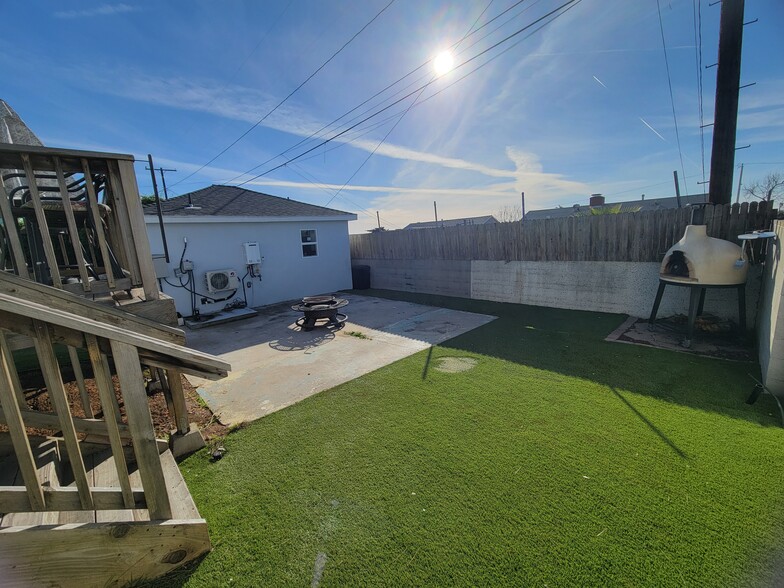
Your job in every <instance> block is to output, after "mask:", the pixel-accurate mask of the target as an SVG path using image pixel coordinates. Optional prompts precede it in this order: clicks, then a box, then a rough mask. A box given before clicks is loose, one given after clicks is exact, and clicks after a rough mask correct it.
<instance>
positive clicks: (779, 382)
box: [758, 221, 784, 396]
mask: <svg viewBox="0 0 784 588" xmlns="http://www.w3.org/2000/svg"><path fill="white" fill-rule="evenodd" d="M774 231H775V232H776V234H777V237H776V239H775V240H774V241H773V242H772V243H770V244H769V246H768V257H767V261H766V263H765V276H764V288H763V292H762V303H761V305H760V313H759V320H758V326H759V329H758V344H759V360H760V367H761V368H762V381H763V382H764V383H765V385H766V386H767V387H768V389H769V390H771V391H772V392H773V393H774V394H778V395H780V396H784V260H783V259H782V240H784V221H776V222H775V223H774Z"/></svg>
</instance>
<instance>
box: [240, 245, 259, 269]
mask: <svg viewBox="0 0 784 588" xmlns="http://www.w3.org/2000/svg"><path fill="white" fill-rule="evenodd" d="M242 248H243V249H244V250H245V263H246V265H252V264H256V263H261V251H260V250H259V244H258V243H257V242H256V241H249V242H248V243H243V244H242Z"/></svg>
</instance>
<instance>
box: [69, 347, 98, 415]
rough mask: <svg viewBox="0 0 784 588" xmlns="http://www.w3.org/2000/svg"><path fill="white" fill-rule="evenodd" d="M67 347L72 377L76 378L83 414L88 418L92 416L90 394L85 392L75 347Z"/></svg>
mask: <svg viewBox="0 0 784 588" xmlns="http://www.w3.org/2000/svg"><path fill="white" fill-rule="evenodd" d="M67 347H68V357H69V359H70V360H71V368H72V369H73V373H74V378H75V379H76V386H77V387H78V388H79V398H80V399H81V401H82V409H83V410H84V416H85V417H87V418H88V419H91V418H93V407H92V406H91V405H90V395H89V394H87V388H86V387H85V385H84V374H83V373H82V364H81V363H80V362H79V355H78V354H77V353H76V348H75V347H71V346H70V345H68V346H67Z"/></svg>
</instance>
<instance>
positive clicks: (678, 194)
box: [672, 169, 682, 208]
mask: <svg viewBox="0 0 784 588" xmlns="http://www.w3.org/2000/svg"><path fill="white" fill-rule="evenodd" d="M672 178H673V179H674V180H675V201H676V202H677V203H678V208H682V206H681V185H680V183H679V182H678V170H677V169H674V170H672Z"/></svg>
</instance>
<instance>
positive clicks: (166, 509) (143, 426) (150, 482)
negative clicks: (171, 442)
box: [111, 341, 171, 520]
mask: <svg viewBox="0 0 784 588" xmlns="http://www.w3.org/2000/svg"><path fill="white" fill-rule="evenodd" d="M111 345H112V357H113V359H114V365H115V367H116V368H117V377H118V378H119V380H120V389H121V390H122V394H123V398H124V399H125V415H126V417H127V419H128V426H129V428H130V429H131V437H132V438H133V449H134V453H135V454H136V463H137V464H138V466H139V473H140V474H141V477H142V485H143V486H144V495H145V498H146V500H147V508H148V509H149V511H150V519H153V520H156V519H170V518H171V504H170V503H169V495H168V492H167V491H166V481H165V480H164V477H163V471H162V469H161V462H160V459H159V457H158V445H157V442H156V439H155V430H154V428H153V423H152V416H151V415H150V407H149V405H148V404H147V392H146V391H145V389H144V380H143V378H142V370H141V364H140V359H139V354H138V352H137V351H136V348H135V347H134V346H133V345H129V344H127V343H122V342H120V341H112V342H111Z"/></svg>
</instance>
